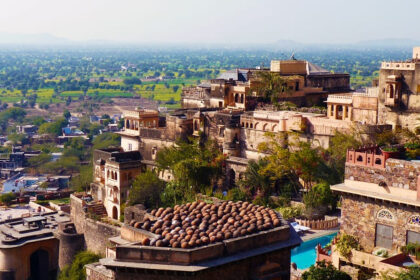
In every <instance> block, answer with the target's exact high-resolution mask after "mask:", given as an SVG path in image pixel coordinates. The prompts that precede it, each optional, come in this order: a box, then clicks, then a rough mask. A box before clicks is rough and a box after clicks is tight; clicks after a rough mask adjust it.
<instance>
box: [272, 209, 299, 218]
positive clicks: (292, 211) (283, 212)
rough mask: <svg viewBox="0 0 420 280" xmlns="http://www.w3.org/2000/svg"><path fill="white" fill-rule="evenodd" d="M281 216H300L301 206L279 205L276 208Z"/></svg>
mask: <svg viewBox="0 0 420 280" xmlns="http://www.w3.org/2000/svg"><path fill="white" fill-rule="evenodd" d="M276 210H277V211H278V212H280V214H281V215H282V216H283V218H284V219H286V220H288V219H292V218H297V217H300V216H302V213H303V207H302V206H295V207H294V206H291V207H280V208H277V209H276Z"/></svg>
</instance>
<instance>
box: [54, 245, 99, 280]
mask: <svg viewBox="0 0 420 280" xmlns="http://www.w3.org/2000/svg"><path fill="white" fill-rule="evenodd" d="M99 259H100V256H99V255H97V254H94V253H92V252H89V251H82V252H79V253H77V254H76V256H75V257H74V260H73V263H72V264H71V265H70V266H66V267H64V268H63V270H62V271H61V272H60V274H59V275H58V280H84V279H86V271H85V265H87V264H90V263H94V262H97V261H99Z"/></svg>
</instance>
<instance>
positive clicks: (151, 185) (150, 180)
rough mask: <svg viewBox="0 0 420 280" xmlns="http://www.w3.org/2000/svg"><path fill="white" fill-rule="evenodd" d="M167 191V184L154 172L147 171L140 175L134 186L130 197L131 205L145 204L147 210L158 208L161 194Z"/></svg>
mask: <svg viewBox="0 0 420 280" xmlns="http://www.w3.org/2000/svg"><path fill="white" fill-rule="evenodd" d="M164 189H165V182H164V181H162V180H161V179H159V177H158V176H157V174H156V173H155V172H153V171H149V170H147V171H146V172H144V173H141V174H140V175H138V176H137V177H136V178H135V179H134V181H133V184H132V188H131V189H130V194H129V196H128V200H129V205H135V204H143V205H144V206H145V207H146V208H151V207H158V206H159V201H160V194H161V192H162V191H163V190H164Z"/></svg>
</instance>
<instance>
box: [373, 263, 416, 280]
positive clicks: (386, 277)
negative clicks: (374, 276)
mask: <svg viewBox="0 0 420 280" xmlns="http://www.w3.org/2000/svg"><path fill="white" fill-rule="evenodd" d="M381 277H382V280H418V279H420V267H418V266H413V267H409V268H408V270H406V271H400V272H391V273H390V272H386V273H381Z"/></svg>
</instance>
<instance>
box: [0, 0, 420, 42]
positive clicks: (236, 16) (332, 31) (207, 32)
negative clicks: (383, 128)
mask: <svg viewBox="0 0 420 280" xmlns="http://www.w3.org/2000/svg"><path fill="white" fill-rule="evenodd" d="M418 11H420V0H400V1H395V0H351V1H349V0H346V1H344V0H289V1H284V0H241V1H237V0H207V1H202V0H147V1H145V0H112V1H111V0H69V1H64V0H0V32H7V33H24V34H34V33H49V34H52V35H55V36H58V37H64V38H68V39H71V40H113V41H131V42H177V43H209V42H210V43H259V42H261V43H270V42H276V41H278V40H296V41H300V42H308V43H320V42H321V43H351V42H355V41H360V40H370V39H384V38H409V39H414V40H417V39H420V20H419V16H418V14H417V13H418Z"/></svg>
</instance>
